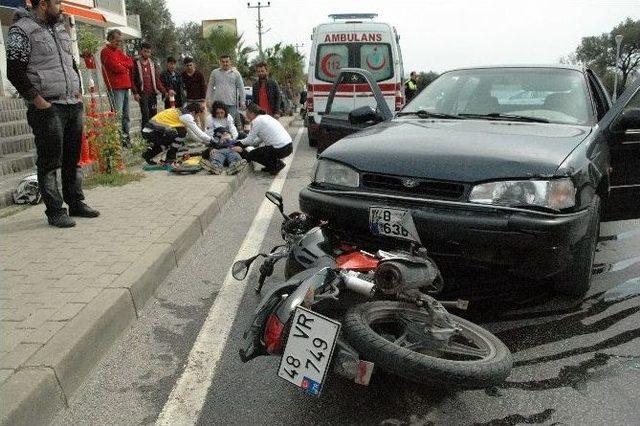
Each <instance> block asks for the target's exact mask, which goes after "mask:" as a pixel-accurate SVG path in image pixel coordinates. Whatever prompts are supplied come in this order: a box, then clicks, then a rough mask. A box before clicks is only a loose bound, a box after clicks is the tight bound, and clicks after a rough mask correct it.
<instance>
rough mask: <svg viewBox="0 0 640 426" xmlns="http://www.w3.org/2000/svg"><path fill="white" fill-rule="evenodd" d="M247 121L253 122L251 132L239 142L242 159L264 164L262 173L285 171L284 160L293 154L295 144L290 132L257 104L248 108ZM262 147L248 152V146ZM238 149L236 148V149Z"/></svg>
mask: <svg viewBox="0 0 640 426" xmlns="http://www.w3.org/2000/svg"><path fill="white" fill-rule="evenodd" d="M247 119H248V120H249V121H250V122H251V130H250V131H249V134H248V135H247V137H246V138H245V139H241V140H239V141H238V144H239V147H238V148H237V149H241V155H242V157H243V158H244V159H245V160H247V161H255V162H256V163H259V164H262V165H263V166H264V169H262V171H264V172H267V173H270V174H271V175H273V176H275V175H277V174H278V173H279V172H280V170H282V169H284V167H285V163H284V162H283V161H282V159H283V158H286V157H288V156H289V155H291V153H292V152H293V142H292V139H291V135H289V132H287V130H286V129H285V128H284V127H283V126H282V124H280V122H279V121H278V120H276V119H275V118H273V117H271V116H270V115H267V114H266V113H265V111H264V110H263V109H262V108H260V107H259V106H258V105H256V104H255V103H253V104H251V105H249V106H248V107H247ZM259 144H262V146H260V147H258V148H255V149H253V150H248V149H247V147H248V146H257V145H259ZM234 149H236V148H234Z"/></svg>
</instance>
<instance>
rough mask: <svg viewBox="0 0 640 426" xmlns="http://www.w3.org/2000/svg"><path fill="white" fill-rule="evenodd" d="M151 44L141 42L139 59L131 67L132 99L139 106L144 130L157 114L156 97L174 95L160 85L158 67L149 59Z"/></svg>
mask: <svg viewBox="0 0 640 426" xmlns="http://www.w3.org/2000/svg"><path fill="white" fill-rule="evenodd" d="M151 49H152V47H151V44H150V43H147V42H143V43H142V44H141V45H140V58H138V59H136V60H135V62H134V67H133V97H134V98H135V100H136V101H137V102H138V103H139V104H140V112H141V113H142V122H141V124H140V128H142V129H144V126H146V125H147V122H148V121H149V120H150V119H151V117H153V116H155V115H156V114H157V113H158V95H159V94H162V95H163V96H167V95H170V96H171V95H175V94H176V93H175V92H174V91H173V90H169V91H168V92H167V90H166V89H165V88H164V85H163V84H162V79H161V78H160V73H159V72H158V68H159V67H158V66H157V65H156V63H155V62H154V61H153V59H151Z"/></svg>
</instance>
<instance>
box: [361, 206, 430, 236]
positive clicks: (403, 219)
mask: <svg viewBox="0 0 640 426" xmlns="http://www.w3.org/2000/svg"><path fill="white" fill-rule="evenodd" d="M369 229H371V232H372V233H373V234H375V235H384V236H387V237H393V238H401V239H403V240H409V241H415V242H417V243H421V241H420V236H419V235H418V231H417V230H416V225H415V224H414V223H413V217H411V213H410V212H409V211H407V210H401V209H389V208H386V207H371V208H369Z"/></svg>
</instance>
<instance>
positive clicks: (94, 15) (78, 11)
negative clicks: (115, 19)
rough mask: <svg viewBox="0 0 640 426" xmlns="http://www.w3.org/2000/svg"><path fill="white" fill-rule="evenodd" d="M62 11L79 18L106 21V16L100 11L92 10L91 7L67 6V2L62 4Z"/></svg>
mask: <svg viewBox="0 0 640 426" xmlns="http://www.w3.org/2000/svg"><path fill="white" fill-rule="evenodd" d="M62 13H64V14H65V15H73V16H77V17H79V18H84V19H88V20H90V21H95V22H100V23H106V22H107V18H105V17H104V15H102V14H101V13H98V12H94V11H93V10H91V9H85V8H83V7H76V6H69V5H68V4H63V5H62Z"/></svg>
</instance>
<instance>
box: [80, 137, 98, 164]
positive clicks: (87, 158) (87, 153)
mask: <svg viewBox="0 0 640 426" xmlns="http://www.w3.org/2000/svg"><path fill="white" fill-rule="evenodd" d="M94 162H95V160H94V159H93V158H92V157H91V150H90V149H89V143H88V142H87V135H85V134H84V132H83V133H82V150H81V152H80V162H79V163H78V164H79V165H80V166H87V165H89V164H93V163H94Z"/></svg>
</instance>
